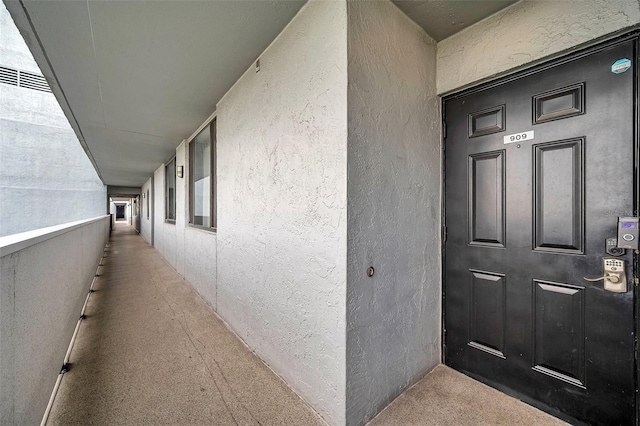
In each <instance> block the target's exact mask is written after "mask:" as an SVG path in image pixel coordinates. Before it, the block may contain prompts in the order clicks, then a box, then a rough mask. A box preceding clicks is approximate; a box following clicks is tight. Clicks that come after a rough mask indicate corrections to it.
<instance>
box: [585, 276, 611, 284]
mask: <svg viewBox="0 0 640 426" xmlns="http://www.w3.org/2000/svg"><path fill="white" fill-rule="evenodd" d="M583 279H584V280H585V281H590V282H592V283H593V282H596V281H600V280H609V281H611V282H612V283H614V284H617V283H619V282H620V274H607V275H605V276H602V277H598V278H587V277H583Z"/></svg>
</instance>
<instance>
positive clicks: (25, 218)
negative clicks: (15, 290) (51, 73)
mask: <svg viewBox="0 0 640 426" xmlns="http://www.w3.org/2000/svg"><path fill="white" fill-rule="evenodd" d="M0 66H7V67H13V68H17V69H23V70H28V71H31V72H36V73H40V71H39V70H38V67H37V65H36V63H35V61H34V60H33V57H32V56H31V53H30V52H29V49H28V48H27V46H26V45H25V43H24V41H23V40H22V37H21V36H20V34H19V32H18V30H17V29H16V28H15V26H14V24H13V21H12V20H11V17H10V15H9V13H8V12H7V10H6V9H5V7H4V5H3V4H0ZM0 165H2V167H0V217H2V220H1V221H0V236H3V235H10V234H15V233H18V232H25V231H29V230H32V229H38V228H43V227H47V226H52V225H58V224H62V223H67V222H73V221H76V220H81V219H87V218H91V217H96V216H100V215H103V214H105V212H106V204H107V198H106V188H105V186H104V185H103V184H102V182H101V181H100V179H99V178H98V175H97V174H96V172H95V170H94V168H93V166H92V165H91V162H90V161H89V159H88V158H87V156H86V154H85V152H84V150H83V149H82V147H81V145H80V142H78V139H77V137H76V135H75V133H74V132H73V130H72V129H71V126H70V125H69V123H68V121H67V119H66V117H65V115H64V113H63V112H62V110H61V109H60V106H59V105H58V102H57V101H56V99H55V97H54V96H53V94H51V93H45V92H40V91H36V90H31V89H25V88H22V87H15V86H10V85H6V84H0Z"/></svg>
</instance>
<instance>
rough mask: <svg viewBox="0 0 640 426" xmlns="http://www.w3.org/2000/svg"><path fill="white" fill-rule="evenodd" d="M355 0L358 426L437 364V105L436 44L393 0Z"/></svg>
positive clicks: (351, 394)
mask: <svg viewBox="0 0 640 426" xmlns="http://www.w3.org/2000/svg"><path fill="white" fill-rule="evenodd" d="M347 4H348V15H349V90H348V105H349V143H348V158H349V161H348V200H349V202H348V221H347V223H348V239H347V241H348V254H347V258H348V262H347V289H348V291H347V424H349V425H360V424H363V423H364V421H366V420H368V419H370V418H371V417H372V416H373V415H375V414H376V413H377V412H378V411H380V410H381V409H382V408H384V407H385V406H386V405H387V404H388V403H389V402H391V401H392V400H393V399H394V398H395V397H396V396H397V395H398V394H399V393H400V392H402V391H403V390H404V389H405V388H406V387H407V386H409V385H411V384H413V383H414V382H416V381H417V380H418V379H420V378H421V377H422V376H423V375H424V374H425V373H427V372H428V371H429V370H430V369H431V368H433V367H434V366H435V365H436V364H438V363H439V362H440V332H441V329H440V315H441V314H440V312H441V310H440V300H441V289H440V202H441V194H440V192H441V191H440V188H441V166H440V165H441V154H440V146H441V144H440V115H439V114H440V106H439V105H440V103H439V98H438V97H437V96H436V86H435V72H436V44H435V42H434V41H433V40H432V39H431V38H430V37H429V36H428V35H427V34H426V33H425V32H424V31H423V30H422V29H421V28H420V27H418V26H417V25H416V24H415V23H414V22H413V21H411V20H409V18H407V17H406V16H405V15H404V14H403V13H402V12H401V11H400V10H399V9H397V7H396V6H395V5H393V4H392V3H391V2H389V1H348V2H347ZM369 266H373V267H374V268H375V275H374V276H373V277H371V278H369V277H367V276H366V269H367V267H369Z"/></svg>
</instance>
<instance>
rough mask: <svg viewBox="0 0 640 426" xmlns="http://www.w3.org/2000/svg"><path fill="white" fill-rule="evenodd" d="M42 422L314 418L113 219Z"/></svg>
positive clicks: (233, 421) (175, 276)
mask: <svg viewBox="0 0 640 426" xmlns="http://www.w3.org/2000/svg"><path fill="white" fill-rule="evenodd" d="M98 274H99V277H98V278H97V279H96V282H95V284H94V293H93V294H92V295H91V297H90V299H89V303H88V305H87V309H86V312H85V313H86V316H87V318H86V319H85V320H84V321H83V322H82V325H81V328H80V331H79V333H78V338H77V340H76V342H75V345H74V348H73V351H72V353H71V365H72V367H71V369H70V371H69V372H68V373H66V374H65V375H64V379H63V380H62V383H61V386H60V389H59V391H58V394H57V397H56V399H55V402H54V406H53V409H52V411H51V415H50V417H49V422H48V424H59V425H78V424H85V425H86V424H95V425H116V424H118V425H142V424H154V425H159V424H164V425H169V424H171V425H178V424H180V425H187V424H190V425H205V424H209V425H210V424H220V425H233V424H242V425H248V424H263V425H266V424H305V425H315V424H323V422H322V421H321V420H320V418H319V417H318V416H317V415H316V414H315V413H314V411H313V410H311V409H310V408H309V407H308V406H307V405H306V404H305V403H304V402H303V401H302V400H300V398H299V397H298V396H297V395H296V394H295V393H293V392H292V391H291V390H290V389H289V388H288V387H287V385H286V384H285V383H284V382H283V381H282V380H280V379H279V378H278V377H277V376H276V375H275V374H273V372H271V370H270V369H269V368H268V367H267V366H265V365H264V364H263V363H262V362H261V361H260V359H259V358H258V357H257V356H255V355H254V354H253V353H251V351H249V350H248V349H247V348H246V346H244V344H243V342H242V341H241V340H239V339H238V338H237V337H236V336H235V335H234V334H233V333H232V332H231V331H230V330H229V329H228V328H227V327H226V325H225V324H224V323H223V322H222V321H221V320H220V319H219V318H218V317H217V316H216V315H215V313H214V312H213V310H212V309H210V308H209V307H208V306H207V305H206V304H205V302H204V301H203V300H202V298H200V297H199V296H198V294H197V293H196V292H195V291H194V290H193V289H192V288H191V287H190V286H189V284H188V283H186V282H185V281H184V280H183V279H182V277H180V276H179V275H178V274H177V273H176V272H175V271H174V270H173V269H172V268H171V267H170V266H169V265H168V264H167V263H166V262H165V261H164V260H163V258H162V257H161V256H160V255H159V253H158V252H157V251H156V250H155V249H154V248H153V247H151V246H149V245H148V244H147V243H146V242H145V241H144V240H143V239H142V237H140V236H138V234H137V233H136V232H135V230H134V229H133V227H131V226H129V225H127V224H122V223H117V224H116V225H115V228H114V230H113V232H112V234H111V239H110V242H109V245H108V247H107V251H106V253H105V257H104V259H103V266H101V267H100V268H99V272H98Z"/></svg>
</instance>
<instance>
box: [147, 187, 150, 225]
mask: <svg viewBox="0 0 640 426" xmlns="http://www.w3.org/2000/svg"><path fill="white" fill-rule="evenodd" d="M149 206H150V204H149V190H148V189H147V219H149Z"/></svg>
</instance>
